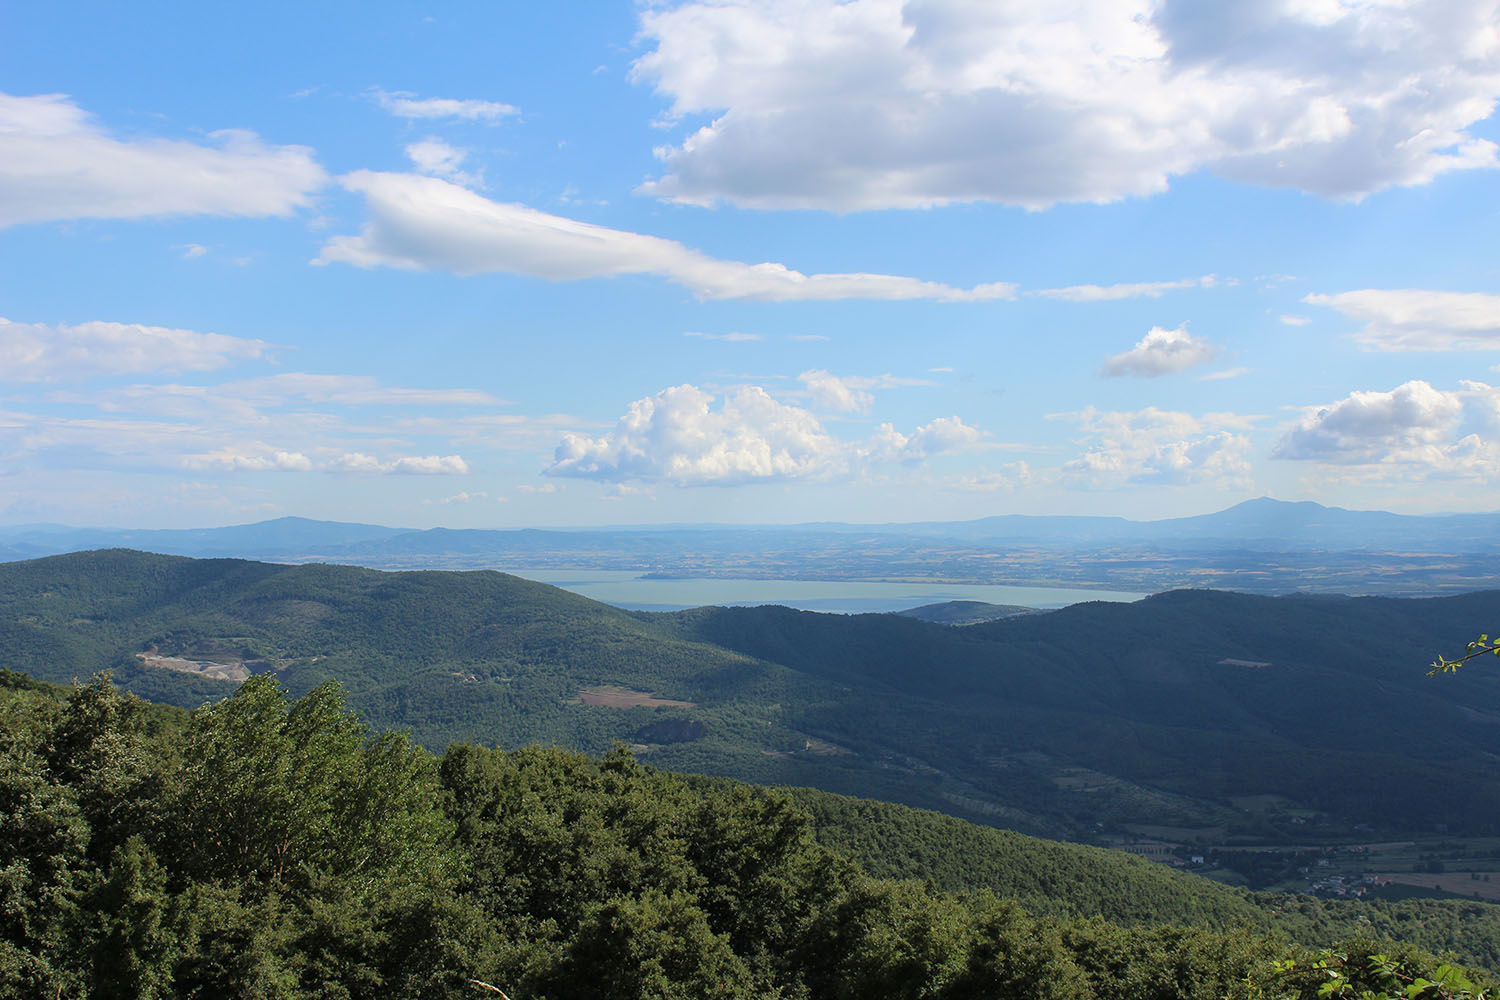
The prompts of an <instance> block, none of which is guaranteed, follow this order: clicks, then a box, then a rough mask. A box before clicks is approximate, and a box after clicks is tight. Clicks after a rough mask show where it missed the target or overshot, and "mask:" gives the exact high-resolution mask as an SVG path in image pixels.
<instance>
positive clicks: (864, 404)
mask: <svg viewBox="0 0 1500 1000" xmlns="http://www.w3.org/2000/svg"><path fill="white" fill-rule="evenodd" d="M797 380H798V381H799V382H801V383H802V384H803V386H805V387H806V389H807V392H808V395H809V396H811V397H812V402H813V405H814V406H816V407H819V408H820V409H824V410H832V411H834V412H836V413H866V412H868V411H869V409H870V407H871V406H872V405H873V404H874V402H875V397H874V396H872V395H871V394H870V392H869V391H868V390H871V389H894V388H897V387H900V386H914V385H934V384H935V383H934V382H933V381H932V380H931V379H925V378H904V377H900V376H896V375H833V374H831V373H829V372H827V371H824V370H823V369H821V368H813V369H809V370H808V371H805V372H803V373H802V374H801V375H798V376H797Z"/></svg>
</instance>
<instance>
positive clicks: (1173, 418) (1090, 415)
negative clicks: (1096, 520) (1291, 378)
mask: <svg viewBox="0 0 1500 1000" xmlns="http://www.w3.org/2000/svg"><path fill="white" fill-rule="evenodd" d="M1048 416H1049V419H1058V420H1068V421H1071V422H1073V423H1075V424H1077V425H1078V427H1079V429H1080V431H1081V432H1082V436H1081V437H1080V438H1079V443H1080V444H1082V445H1083V446H1084V447H1085V449H1086V450H1085V451H1084V453H1083V454H1082V455H1080V456H1078V457H1077V458H1074V459H1071V460H1069V461H1067V462H1065V463H1064V464H1063V465H1062V467H1061V469H1060V470H1059V476H1060V478H1061V479H1062V480H1063V481H1064V482H1065V483H1067V484H1069V485H1074V486H1081V487H1084V488H1092V489H1110V488H1115V487H1120V486H1126V485H1129V484H1133V483H1159V484H1185V483H1209V484H1212V485H1215V486H1218V487H1220V488H1228V487H1243V486H1247V485H1249V482H1250V461H1249V452H1250V439H1249V437H1248V436H1247V435H1246V434H1244V433H1243V432H1244V431H1246V430H1248V429H1249V426H1250V423H1251V420H1250V418H1247V417H1242V416H1238V415H1236V414H1231V413H1207V414H1204V415H1202V416H1199V417H1195V416H1193V415H1191V414H1188V413H1181V412H1175V411H1171V410H1159V409H1157V408H1156V407H1154V406H1148V407H1147V408H1145V409H1144V410H1138V411H1134V412H1122V411H1101V410H1096V409H1095V408H1093V407H1092V406H1091V407H1088V408H1087V409H1084V410H1081V411H1077V412H1074V413H1056V414H1049V415H1048Z"/></svg>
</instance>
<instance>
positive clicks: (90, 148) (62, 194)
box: [0, 93, 328, 228]
mask: <svg viewBox="0 0 1500 1000" xmlns="http://www.w3.org/2000/svg"><path fill="white" fill-rule="evenodd" d="M208 138H209V139H210V140H211V141H212V142H213V143H214V144H213V145H204V144H200V143H197V142H187V141H183V140H178V139H117V138H114V137H112V136H111V135H110V134H109V133H108V132H107V131H105V130H104V129H103V128H101V127H99V126H98V125H97V124H95V123H94V121H93V120H92V119H91V118H90V117H89V115H88V114H87V113H86V112H84V110H83V109H82V108H80V107H78V105H76V104H74V103H73V101H72V100H71V99H69V98H68V97H67V95H65V94H41V95H37V96H33V97H15V96H11V95H9V94H3V93H0V228H3V227H5V226H11V225H16V224H18V223H34V222H48V221H54V220H62V219H143V218H151V217H160V216H179V215H183V216H186V215H216V216H238V217H263V216H286V215H291V214H292V213H294V212H296V211H297V210H298V209H300V208H303V207H305V206H307V205H308V204H309V203H310V201H311V199H312V195H313V193H314V192H316V191H317V190H318V189H319V188H321V187H323V186H324V185H325V184H326V183H327V181H328V177H327V174H325V173H324V172H323V168H322V167H320V166H319V165H318V164H317V162H316V161H315V160H314V159H313V155H312V151H311V150H309V149H306V148H304V147H302V146H268V145H266V144H265V143H263V142H262V141H261V140H260V138H259V137H257V136H256V135H255V134H254V133H251V132H245V131H239V130H224V131H219V132H212V133H210V134H209V136H208Z"/></svg>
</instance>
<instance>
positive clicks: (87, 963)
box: [0, 671, 1500, 1000]
mask: <svg viewBox="0 0 1500 1000" xmlns="http://www.w3.org/2000/svg"><path fill="white" fill-rule="evenodd" d="M803 800H804V801H806V802H810V803H811V804H812V805H813V806H814V808H815V809H817V811H818V813H819V816H818V818H817V819H816V820H814V819H812V818H811V817H810V816H809V815H808V813H807V812H805V811H804V810H803V809H802V808H800V807H799V805H798V803H797V801H795V800H794V799H792V798H791V797H789V796H788V795H787V794H786V793H784V792H778V791H774V790H767V789H757V788H753V787H749V786H745V785H741V784H736V783H729V782H725V781H723V780H722V779H720V780H718V781H708V780H696V781H691V782H690V781H688V780H685V779H683V778H681V777H676V776H673V775H670V774H667V773H664V772H657V771H653V770H651V769H649V768H645V767H643V766H642V765H640V764H639V763H638V762H636V761H635V760H633V759H632V758H631V756H630V755H629V754H628V753H625V752H623V751H619V750H617V751H614V752H611V753H610V754H608V755H606V756H605V757H603V758H602V759H590V758H588V757H585V756H583V755H580V754H577V753H574V752H571V751H567V750H563V749H560V748H538V747H531V748H525V749H522V750H518V751H514V752H509V753H506V752H502V751H494V750H490V749H486V748H483V747H479V746H475V745H472V744H462V745H456V746H454V747H451V748H449V749H448V751H447V752H446V753H445V754H443V755H442V756H441V757H435V756H433V755H431V754H429V753H428V752H426V751H424V750H422V749H420V748H418V747H415V746H413V745H412V744H411V743H409V742H408V741H407V740H405V739H404V738H402V737H401V736H399V735H396V734H392V733H377V732H372V731H371V730H369V729H368V728H367V727H366V726H365V725H364V724H363V722H362V721H361V720H360V719H359V718H358V717H357V716H355V715H354V714H353V713H350V712H348V711H346V710H345V708H344V706H343V704H342V702H341V699H340V696H339V694H338V692H337V690H336V688H335V687H334V686H332V685H324V686H320V687H319V688H317V689H315V690H314V691H312V692H310V693H309V694H308V695H307V696H305V697H304V698H302V699H301V700H300V701H298V702H296V703H294V704H292V703H289V702H288V701H287V699H286V698H285V697H284V695H283V693H282V692H281V691H280V689H279V686H278V685H277V684H276V683H275V681H274V679H272V678H270V677H269V676H266V675H261V676H257V677H255V678H253V679H251V680H250V681H248V682H247V683H245V684H244V685H243V686H242V687H241V688H240V689H239V690H237V691H236V692H235V694H234V695H233V696H231V697H230V698H228V699H225V700H223V701H220V702H218V703H217V704H215V705H213V706H211V707H204V708H201V709H200V710H198V711H196V712H194V713H193V714H192V716H191V717H187V716H186V713H181V712H172V711H166V710H161V709H157V710H148V708H147V707H146V706H145V705H144V704H142V703H141V702H139V701H137V700H135V699H132V698H130V697H122V696H121V695H120V694H119V693H118V692H117V691H115V690H114V689H112V688H111V686H110V685H109V684H108V683H107V682H103V681H95V682H93V683H90V684H88V685H84V686H79V687H77V688H75V689H73V690H71V691H67V692H64V691H59V690H57V689H55V688H51V687H49V686H47V685H43V684H39V683H37V682H34V681H31V680H30V679H28V678H26V677H25V676H24V675H21V674H17V673H14V672H10V671H0V871H3V872H4V878H3V879H0V904H3V905H0V995H4V996H7V997H15V998H18V1000H42V998H47V1000H55V998H56V997H60V996H66V997H80V998H88V997H95V998H106V997H120V996H129V997H167V996H178V997H203V998H208V997H230V996H235V997H286V998H302V997H308V998H313V997H318V998H324V997H344V998H348V1000H377V998H380V1000H384V998H388V997H418V996H420V997H432V998H447V997H454V998H457V997H465V996H476V995H480V994H481V993H482V994H484V995H493V994H494V993H495V992H496V991H500V990H504V991H505V992H506V993H507V994H508V995H510V996H514V997H517V998H527V1000H546V998H548V997H551V998H559V1000H560V998H573V997H596V996H597V997H609V998H611V1000H637V998H639V1000H647V998H684V1000H685V998H689V997H718V998H723V1000H735V998H745V1000H750V998H760V997H786V998H792V997H801V998H804V1000H822V998H828V1000H846V998H848V1000H852V998H855V997H870V996H879V997H889V998H897V1000H903V998H910V1000H975V998H979V997H986V998H991V1000H1063V998H1067V1000H1173V998H1175V1000H1270V998H1272V997H1274V998H1276V1000H1313V998H1314V997H1323V996H1328V995H1330V994H1329V992H1328V989H1327V987H1328V985H1329V984H1330V983H1332V984H1333V986H1335V987H1338V986H1344V987H1347V988H1348V989H1349V990H1350V991H1351V992H1349V993H1348V994H1338V995H1358V996H1369V997H1374V996H1379V997H1382V998H1385V997H1388V996H1397V995H1400V996H1417V995H1420V996H1422V997H1427V998H1429V1000H1437V998H1460V997H1471V996H1473V994H1474V990H1475V988H1476V987H1475V986H1474V985H1473V984H1471V983H1470V982H1469V981H1468V979H1467V978H1465V974H1464V973H1462V972H1461V971H1460V970H1457V969H1455V968H1453V967H1451V966H1445V965H1443V964H1441V960H1440V959H1438V958H1437V957H1435V956H1433V955H1432V954H1426V953H1424V950H1425V949H1443V950H1448V949H1456V950H1457V951H1458V952H1459V956H1460V957H1461V958H1462V959H1463V960H1465V961H1467V962H1469V963H1473V964H1483V963H1486V962H1491V963H1492V962H1493V957H1494V952H1495V945H1496V942H1497V940H1500V935H1497V930H1500V924H1497V922H1496V920H1495V918H1494V913H1493V908H1491V907H1486V906H1484V905H1483V904H1472V905H1469V904H1462V905H1461V906H1457V905H1453V904H1447V905H1445V904H1425V905H1423V906H1413V905H1410V904H1401V905H1398V906H1394V907H1390V906H1379V905H1376V906H1364V905H1360V904H1352V905H1342V906H1334V905H1332V904H1315V903H1311V902H1309V903H1306V904H1302V905H1301V907H1300V908H1299V906H1298V905H1297V904H1293V903H1291V902H1290V901H1288V900H1286V899H1279V900H1277V901H1275V902H1274V903H1273V904H1272V905H1267V902H1266V901H1263V900H1259V899H1256V898H1253V897H1249V896H1246V895H1244V894H1243V893H1237V892H1236V891H1234V890H1230V889H1226V888H1223V887H1220V886H1214V885H1212V884H1210V883H1206V882H1203V881H1202V880H1199V879H1195V878H1193V877H1192V876H1186V875H1182V874H1178V873H1174V872H1170V871H1166V870H1163V869H1161V868H1157V867H1153V866H1149V865H1146V864H1145V863H1144V862H1141V861H1140V860H1139V859H1134V858H1129V857H1125V856H1119V855H1111V854H1110V853H1109V852H1104V851H1097V850H1089V849H1085V848H1078V847H1060V846H1057V845H1047V844H1043V843H1040V842H1028V841H1026V840H1025V838H1019V837H1016V836H1015V835H1013V834H1001V833H1000V832H999V831H988V832H985V831H975V832H976V833H978V834H979V836H978V837H973V836H970V837H965V836H963V835H962V830H958V831H957V832H958V833H959V834H960V836H959V837H958V838H957V840H958V841H959V844H960V845H961V846H962V847H963V848H964V849H966V850H967V851H969V852H971V854H972V857H970V858H969V859H967V861H966V862H964V863H966V864H969V865H971V866H973V868H974V869H975V875H974V876H973V877H972V878H970V879H969V880H968V881H967V883H966V884H965V885H963V886H962V887H963V888H965V889H969V890H975V889H978V890H980V891H966V892H951V891H943V890H942V889H940V888H937V887H935V886H934V885H933V884H932V883H931V882H928V883H926V884H924V883H923V882H920V881H893V880H888V879H883V878H880V877H878V876H876V877H872V874H873V873H867V872H866V871H864V870H862V867H861V862H864V863H865V864H869V865H870V866H871V867H873V868H875V869H876V870H877V871H879V870H881V869H882V868H890V867H892V866H897V867H900V866H905V865H910V864H911V863H912V862H913V860H914V859H915V858H916V857H917V856H918V855H919V854H923V853H926V854H927V855H928V856H929V857H930V858H932V859H933V861H932V863H931V866H930V868H929V870H930V871H932V872H934V873H938V874H939V878H941V879H949V878H952V877H953V875H954V872H955V871H956V869H955V867H954V865H953V863H952V861H945V860H940V859H942V858H943V856H944V855H951V854H952V852H953V849H954V847H955V844H954V842H953V841H954V838H953V834H954V833H955V825H956V824H957V821H954V820H950V819H947V818H944V817H938V816H935V815H932V814H921V813H916V812H912V811H909V810H902V809H900V808H898V807H893V806H874V808H875V809H876V810H877V812H875V813H871V812H869V811H868V809H867V807H870V806H872V805H873V804H869V803H858V802H855V801H852V800H840V799H836V798H834V797H831V796H827V795H822V794H819V793H803ZM957 825H958V826H961V824H957ZM882 828H883V829H884V833H885V835H886V840H887V843H886V844H885V845H884V846H876V843H875V840H876V839H878V837H877V838H872V837H871V835H870V834H871V832H872V831H876V832H878V831H880V830H881V829H882ZM818 837H824V838H825V839H826V840H831V841H834V842H836V841H838V840H840V839H848V838H850V837H854V838H858V839H860V840H861V841H862V842H861V843H860V844H859V845H858V846H857V847H855V849H854V853H852V854H851V853H848V852H846V851H845V850H841V849H839V848H837V847H830V846H828V844H826V843H824V844H820V843H819V842H818V839H817V838H818ZM986 838H988V839H986ZM1007 872H1008V873H1009V874H1003V873H1007ZM981 873H986V874H981ZM915 874H918V875H920V874H922V871H921V869H920V867H919V868H918V870H917V871H916V872H915ZM997 879H998V880H999V881H998V882H997V881H996V880H997ZM1008 883H1014V884H1018V885H1025V884H1029V885H1031V886H1037V885H1045V884H1047V883H1052V884H1053V885H1054V887H1055V891H1053V892H1050V893H1049V892H1043V893H1042V894H1041V895H1039V896H1036V895H1035V894H1032V893H1027V892H1021V893H1017V892H1014V891H1013V890H1012V888H1011V885H1010V884H1008ZM990 888H993V889H994V890H995V891H989V889H990ZM1018 896H1019V897H1020V898H1021V899H1022V900H1023V901H1025V902H1028V903H1030V902H1032V901H1033V897H1034V901H1035V902H1036V903H1038V904H1040V909H1039V910H1034V911H1029V910H1028V909H1027V908H1026V907H1024V906H1018V905H1017V902H1016V897H1018ZM1351 931H1354V932H1356V934H1357V936H1358V937H1359V938H1362V939H1363V940H1352V941H1349V942H1348V943H1346V944H1341V945H1337V948H1336V950H1334V951H1332V952H1325V953H1323V954H1322V955H1317V954H1314V953H1312V951H1311V950H1310V947H1309V946H1312V947H1317V946H1320V945H1335V944H1336V943H1337V941H1338V939H1339V938H1348V937H1350V936H1351V935H1350V932H1351ZM1393 931H1394V932H1396V933H1395V934H1394V936H1393V935H1392V932H1393ZM1471 975H1472V974H1471ZM1419 977H1421V978H1423V979H1424V980H1432V981H1433V984H1432V985H1433V988H1432V989H1430V990H1425V989H1424V991H1422V992H1420V993H1419V994H1418V993H1409V992H1406V991H1405V988H1406V987H1409V986H1412V985H1414V984H1415V983H1416V982H1417V981H1418V978H1419ZM1475 978H1476V979H1477V978H1479V977H1475ZM1320 988H1323V989H1322V992H1320ZM1361 990H1370V991H1371V992H1360V991H1361Z"/></svg>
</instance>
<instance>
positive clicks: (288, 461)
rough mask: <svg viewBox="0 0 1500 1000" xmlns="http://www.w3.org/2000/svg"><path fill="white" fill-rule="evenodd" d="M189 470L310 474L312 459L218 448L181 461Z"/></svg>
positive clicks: (300, 456)
mask: <svg viewBox="0 0 1500 1000" xmlns="http://www.w3.org/2000/svg"><path fill="white" fill-rule="evenodd" d="M183 465H184V466H186V467H187V468H189V469H223V470H224V471H226V472H267V471H272V470H275V471H280V472H311V471H312V468H313V464H312V459H310V458H308V457H307V456H306V455H304V454H302V453H301V452H296V451H292V452H288V451H272V452H270V453H262V452H254V453H248V454H247V453H244V452H239V451H235V450H233V449H230V448H220V449H218V450H216V451H213V452H209V453H207V454H203V455H189V456H187V457H186V458H185V459H184V460H183Z"/></svg>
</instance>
